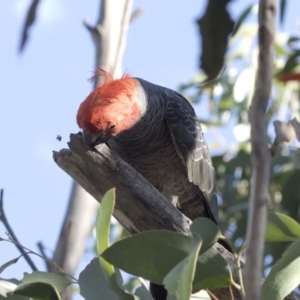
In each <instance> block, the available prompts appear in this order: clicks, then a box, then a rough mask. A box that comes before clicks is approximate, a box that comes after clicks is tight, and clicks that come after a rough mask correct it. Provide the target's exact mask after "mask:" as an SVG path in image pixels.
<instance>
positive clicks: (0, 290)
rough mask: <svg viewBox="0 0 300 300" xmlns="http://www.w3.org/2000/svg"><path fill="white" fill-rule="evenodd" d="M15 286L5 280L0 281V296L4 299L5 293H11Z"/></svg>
mask: <svg viewBox="0 0 300 300" xmlns="http://www.w3.org/2000/svg"><path fill="white" fill-rule="evenodd" d="M16 288H17V285H16V284H14V283H12V282H10V281H6V280H0V296H3V297H6V296H7V293H10V292H13V291H14V290H15V289H16Z"/></svg>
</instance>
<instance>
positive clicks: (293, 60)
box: [279, 50, 300, 74]
mask: <svg viewBox="0 0 300 300" xmlns="http://www.w3.org/2000/svg"><path fill="white" fill-rule="evenodd" d="M299 56H300V50H296V51H295V52H294V53H293V54H291V55H290V57H289V58H288V60H287V61H286V63H285V66H284V68H283V70H282V71H281V72H280V73H279V74H285V73H288V72H290V71H292V70H293V69H294V68H295V67H297V66H298V64H299V60H298V58H299Z"/></svg>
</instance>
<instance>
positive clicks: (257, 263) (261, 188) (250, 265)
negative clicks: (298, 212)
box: [245, 0, 276, 300]
mask: <svg viewBox="0 0 300 300" xmlns="http://www.w3.org/2000/svg"><path fill="white" fill-rule="evenodd" d="M275 11H276V1H275V0H260V2H259V32H258V43H259V44H258V45H259V59H258V69H257V74H256V82H255V92H254V95H253V99H252V103H251V107H250V111H249V118H250V124H251V146H252V186H251V192H250V202H249V213H248V226H247V235H246V267H245V275H246V279H245V291H246V300H248V299H249V300H250V299H251V300H256V299H257V300H258V299H260V286H261V281H260V278H261V274H262V263H263V254H264V238H265V237H264V235H265V228H266V219H267V198H268V189H269V168H270V153H269V150H268V144H267V141H268V139H267V134H266V118H265V114H266V110H267V105H268V100H269V97H270V91H271V82H272V76H273V60H274V35H275V16H276V14H275Z"/></svg>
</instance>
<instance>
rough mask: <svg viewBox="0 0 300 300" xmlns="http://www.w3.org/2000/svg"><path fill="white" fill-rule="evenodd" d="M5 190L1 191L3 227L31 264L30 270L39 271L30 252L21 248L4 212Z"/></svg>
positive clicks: (0, 206) (0, 207)
mask: <svg viewBox="0 0 300 300" xmlns="http://www.w3.org/2000/svg"><path fill="white" fill-rule="evenodd" d="M3 193H4V192H3V189H1V191H0V221H1V222H2V223H3V225H4V226H5V228H6V230H7V233H8V237H9V239H10V240H12V241H14V242H15V243H14V245H15V246H16V247H17V248H18V250H19V251H20V253H21V254H22V255H23V257H24V258H25V260H26V261H27V263H28V264H29V266H30V268H31V269H32V271H37V270H38V269H37V267H36V265H35V264H34V262H33V261H32V259H31V258H30V256H29V255H28V252H26V251H25V249H24V248H23V247H21V246H20V242H19V240H18V238H17V236H16V235H15V233H14V231H13V229H12V228H11V226H10V224H9V222H8V220H7V218H6V215H5V212H4V208H3V201H4V200H3Z"/></svg>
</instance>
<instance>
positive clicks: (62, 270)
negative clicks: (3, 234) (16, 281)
mask: <svg viewBox="0 0 300 300" xmlns="http://www.w3.org/2000/svg"><path fill="white" fill-rule="evenodd" d="M1 240H2V241H5V242H9V243H12V244H14V245H16V247H21V248H22V249H23V250H24V251H25V250H27V251H28V252H25V253H27V254H34V255H36V256H38V257H40V258H42V259H44V260H46V261H47V262H48V263H49V264H53V265H55V267H56V268H57V269H58V270H59V272H58V273H61V274H63V275H65V276H68V277H69V278H71V279H73V280H74V281H75V282H78V280H77V279H76V278H75V277H73V276H71V275H70V274H68V273H66V272H65V271H64V269H62V268H61V267H60V266H59V265H57V264H56V263H55V262H53V261H51V260H49V259H48V258H46V257H44V256H42V255H41V254H39V253H37V252H34V251H33V250H30V249H29V248H27V247H25V246H23V245H21V244H20V243H18V242H17V241H14V240H12V239H1ZM23 256H24V254H23ZM34 271H37V270H34Z"/></svg>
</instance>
